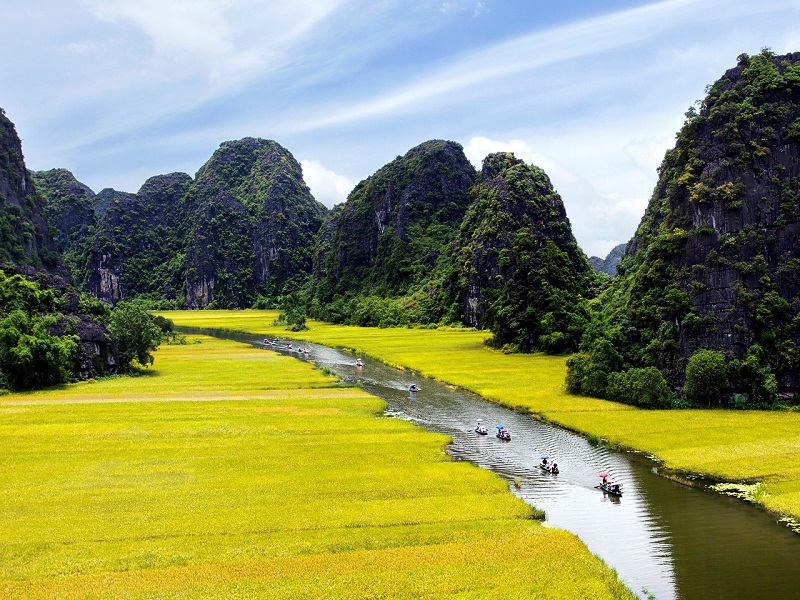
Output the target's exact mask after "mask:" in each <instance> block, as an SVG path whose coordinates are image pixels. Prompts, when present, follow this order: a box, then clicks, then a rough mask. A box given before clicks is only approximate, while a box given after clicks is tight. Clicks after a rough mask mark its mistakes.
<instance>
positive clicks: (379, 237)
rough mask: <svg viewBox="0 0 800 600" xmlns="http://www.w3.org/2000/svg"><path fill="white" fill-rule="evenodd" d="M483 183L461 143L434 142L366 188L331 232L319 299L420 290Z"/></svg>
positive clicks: (319, 265) (319, 274)
mask: <svg viewBox="0 0 800 600" xmlns="http://www.w3.org/2000/svg"><path fill="white" fill-rule="evenodd" d="M474 182H475V169H474V168H473V167H472V165H471V164H470V162H469V161H468V160H467V157H466V156H465V155H464V151H463V149H462V148H461V146H460V145H459V144H456V143H454V142H446V141H442V140H433V141H429V142H425V143H423V144H420V145H419V146H417V147H415V148H412V149H411V150H409V151H408V152H407V153H406V155H405V156H403V157H398V158H397V159H396V160H394V161H392V162H391V163H389V164H387V165H385V166H383V167H381V169H379V170H378V171H377V172H376V173H375V174H374V175H372V176H371V177H368V178H367V179H365V180H364V181H362V182H360V183H359V184H358V185H357V186H356V187H355V189H353V191H352V192H351V193H350V195H349V196H348V199H347V202H346V203H345V204H344V206H343V207H342V208H341V210H340V211H339V212H338V213H337V215H336V217H335V219H333V220H332V222H331V223H330V224H329V225H328V227H327V228H326V234H325V236H324V239H323V245H321V246H320V248H323V247H324V248H325V251H324V252H318V256H317V259H316V263H315V267H314V271H315V273H316V277H315V282H314V289H315V294H316V296H317V297H318V298H319V299H320V300H322V301H323V302H327V301H330V300H331V299H332V298H333V297H334V296H335V295H337V294H340V295H343V296H347V295H351V294H360V293H365V294H376V295H381V296H393V295H394V296H396V295H402V294H404V293H406V292H408V291H409V290H410V289H411V288H412V287H414V286H415V285H418V284H419V283H420V282H421V281H422V280H423V279H424V278H425V277H426V276H427V275H429V274H430V271H431V270H432V269H433V268H434V266H435V265H436V262H437V260H438V258H439V256H441V255H442V253H444V252H447V247H448V244H449V243H450V242H451V241H452V239H453V237H454V235H455V232H456V231H457V228H458V224H459V222H460V221H461V219H462V217H463V216H464V212H465V211H466V208H467V205H468V203H469V198H468V192H469V189H470V187H472V185H473V184H474Z"/></svg>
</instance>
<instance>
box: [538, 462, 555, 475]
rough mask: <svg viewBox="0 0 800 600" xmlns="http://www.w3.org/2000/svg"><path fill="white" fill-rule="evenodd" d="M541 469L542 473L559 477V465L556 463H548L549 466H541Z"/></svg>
mask: <svg viewBox="0 0 800 600" xmlns="http://www.w3.org/2000/svg"><path fill="white" fill-rule="evenodd" d="M539 468H540V469H541V470H542V471H547V472H548V473H552V474H553V475H558V465H557V464H556V463H554V462H552V463H548V464H547V465H542V464H540V465H539Z"/></svg>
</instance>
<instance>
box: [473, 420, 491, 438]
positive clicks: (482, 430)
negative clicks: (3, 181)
mask: <svg viewBox="0 0 800 600" xmlns="http://www.w3.org/2000/svg"><path fill="white" fill-rule="evenodd" d="M475 433H479V434H480V435H486V434H487V433H489V432H488V431H487V430H486V427H485V426H484V424H483V423H481V420H480V419H478V424H477V425H476V426H475Z"/></svg>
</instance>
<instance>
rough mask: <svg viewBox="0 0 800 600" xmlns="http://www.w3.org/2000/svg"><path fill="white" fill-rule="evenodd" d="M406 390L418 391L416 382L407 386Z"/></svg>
mask: <svg viewBox="0 0 800 600" xmlns="http://www.w3.org/2000/svg"><path fill="white" fill-rule="evenodd" d="M408 391H409V392H412V393H413V392H418V391H419V386H418V385H417V384H416V383H412V384H411V385H410V386H408Z"/></svg>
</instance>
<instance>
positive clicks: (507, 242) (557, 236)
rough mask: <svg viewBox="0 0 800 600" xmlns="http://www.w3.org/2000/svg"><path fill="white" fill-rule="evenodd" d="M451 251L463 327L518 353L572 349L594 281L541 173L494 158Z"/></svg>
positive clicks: (502, 157) (489, 158)
mask: <svg viewBox="0 0 800 600" xmlns="http://www.w3.org/2000/svg"><path fill="white" fill-rule="evenodd" d="M470 199H471V204H470V206H469V209H468V211H467V214H466V216H465V217H464V220H463V222H462V224H461V228H460V231H459V235H458V239H457V240H456V243H455V246H454V250H453V261H454V265H455V269H456V270H455V273H454V274H453V279H452V280H451V286H452V288H453V289H454V293H455V295H456V297H457V298H458V299H459V300H460V302H461V307H462V311H463V318H464V321H465V322H466V323H467V324H468V325H471V326H473V327H485V328H489V329H491V330H492V332H493V333H494V343H495V344H496V345H506V344H509V345H511V347H513V348H515V349H519V350H524V351H530V350H544V351H547V352H562V351H564V350H569V349H575V348H576V347H577V344H578V341H579V339H580V335H581V332H582V330H583V325H584V323H585V320H586V314H587V313H586V307H585V306H584V300H585V299H587V298H588V297H589V296H590V294H591V285H592V283H593V280H594V271H593V270H592V268H591V266H590V265H589V262H588V260H587V258H586V255H585V254H584V253H583V252H582V251H581V249H580V248H579V247H578V244H577V242H576V241H575V237H574V236H573V235H572V228H571V226H570V223H569V219H567V214H566V211H565V209H564V203H563V202H562V200H561V197H560V196H559V195H558V194H557V193H556V191H555V190H554V189H553V186H552V184H551V183H550V179H549V178H548V177H547V175H546V174H545V172H544V171H542V170H541V169H540V168H538V167H536V166H532V165H527V164H525V163H524V162H523V161H521V160H519V159H517V158H515V157H514V155H513V154H510V153H502V152H501V153H496V154H490V155H489V156H487V157H486V158H485V159H484V161H483V168H482V170H481V175H480V182H479V183H478V185H476V186H475V187H474V188H473V189H472V191H471V192H470Z"/></svg>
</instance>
